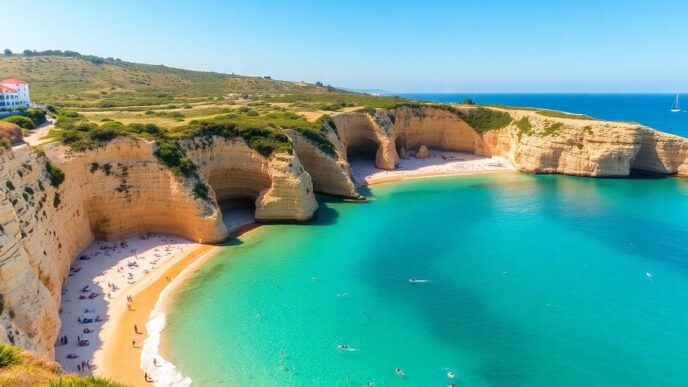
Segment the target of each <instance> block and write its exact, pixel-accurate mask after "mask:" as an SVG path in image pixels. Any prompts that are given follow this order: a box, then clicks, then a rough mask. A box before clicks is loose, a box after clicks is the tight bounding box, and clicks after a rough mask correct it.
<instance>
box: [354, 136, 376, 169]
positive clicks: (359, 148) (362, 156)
mask: <svg viewBox="0 0 688 387" xmlns="http://www.w3.org/2000/svg"><path fill="white" fill-rule="evenodd" d="M378 147H379V144H378V143H377V142H375V141H373V140H370V139H367V138H358V139H356V140H353V141H351V142H350V143H349V145H348V146H347V148H346V157H347V159H348V160H349V161H351V159H357V160H366V161H372V162H373V163H375V156H376V155H377V149H378Z"/></svg>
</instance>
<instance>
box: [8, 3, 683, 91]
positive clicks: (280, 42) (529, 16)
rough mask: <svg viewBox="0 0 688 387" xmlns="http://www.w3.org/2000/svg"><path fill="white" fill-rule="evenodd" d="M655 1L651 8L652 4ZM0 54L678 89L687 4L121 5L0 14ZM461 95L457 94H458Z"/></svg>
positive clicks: (328, 74)
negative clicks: (55, 52) (1, 30)
mask: <svg viewBox="0 0 688 387" xmlns="http://www.w3.org/2000/svg"><path fill="white" fill-rule="evenodd" d="M660 3H661V4H660ZM5 8H6V11H7V14H22V13H23V12H22V10H26V9H34V10H40V12H36V14H35V16H34V17H33V19H32V22H31V23H32V24H31V25H30V26H29V27H28V28H27V26H26V23H27V21H26V19H25V18H5V19H4V20H3V21H4V23H5V30H6V31H15V30H16V31H22V33H19V34H12V35H8V36H6V38H5V39H4V40H5V41H4V42H3V44H2V47H0V49H3V48H9V49H11V50H13V51H15V52H20V51H22V50H24V49H31V50H39V51H40V50H46V49H60V50H73V51H79V52H81V53H83V54H93V55H98V56H104V57H116V58H121V59H123V60H127V61H131V62H140V63H149V64H164V65H166V66H170V67H177V68H184V69H190V70H199V71H216V72H223V73H236V74H240V75H255V76H267V75H269V76H271V77H273V78H275V79H283V80H289V81H301V80H303V81H306V82H311V83H314V82H316V81H321V82H323V83H325V84H332V85H334V86H337V87H343V88H350V89H380V90H384V91H386V92H389V93H624V94H625V93H662V94H663V93H666V94H673V93H685V92H688V71H686V69H688V46H687V44H686V43H685V39H680V37H686V36H688V23H685V20H688V4H685V3H682V2H680V1H674V0H667V1H661V2H650V1H634V2H632V3H629V2H623V1H614V0H598V1H592V0H580V1H563V2H557V4H552V3H550V2H545V1H538V0H526V1H523V2H519V3H518V4H514V3H513V2H509V1H498V0H492V1H482V2H478V1H463V2H461V3H460V4H458V3H456V2H449V1H435V2H433V4H432V5H422V4H419V3H417V2H410V1H398V2H394V3H393V6H392V5H390V4H389V3H386V2H382V1H372V2H363V1H354V2H351V3H350V4H347V6H346V7H342V6H336V5H333V4H319V3H317V2H314V1H298V2H290V3H289V4H285V3H281V2H277V1H272V0H270V1H264V2H262V3H261V4H248V3H245V2H237V1H234V2H228V3H225V2H220V1H205V2H202V3H201V4H190V3H185V2H180V1H177V0H174V1H169V2H160V1H152V2H147V3H143V4H139V3H137V2H134V1H131V0H126V1H120V2H98V3H97V4H96V3H92V2H88V1H86V0H76V1H73V2H71V3H70V6H69V7H65V6H64V4H60V3H57V2H50V1H47V0H35V1H25V2H22V3H15V4H11V5H6V7H5ZM466 90H468V91H466Z"/></svg>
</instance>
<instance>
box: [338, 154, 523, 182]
mask: <svg viewBox="0 0 688 387" xmlns="http://www.w3.org/2000/svg"><path fill="white" fill-rule="evenodd" d="M349 163H350V164H351V168H352V170H353V175H354V183H355V184H356V186H357V187H361V186H365V185H373V184H379V183H384V182H390V181H398V180H405V179H417V178H424V177H434V176H462V175H474V174H481V173H499V172H510V171H514V170H515V169H514V167H513V166H512V165H511V164H510V163H509V162H508V161H506V160H505V159H503V158H499V157H493V158H490V157H482V156H476V155H473V154H471V153H463V152H448V151H439V150H430V155H429V157H427V158H424V159H417V158H415V157H409V158H408V159H402V160H400V161H399V165H398V166H397V168H396V169H395V170H393V171H385V170H382V169H378V168H375V165H374V164H373V163H372V161H371V160H367V159H351V160H349Z"/></svg>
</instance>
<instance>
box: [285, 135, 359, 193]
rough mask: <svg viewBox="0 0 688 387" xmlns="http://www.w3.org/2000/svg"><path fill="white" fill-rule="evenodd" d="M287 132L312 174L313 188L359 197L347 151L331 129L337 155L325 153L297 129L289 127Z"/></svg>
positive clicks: (331, 137) (305, 166)
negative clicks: (352, 177) (347, 158)
mask: <svg viewBox="0 0 688 387" xmlns="http://www.w3.org/2000/svg"><path fill="white" fill-rule="evenodd" d="M286 132H287V135H288V136H289V138H291V140H292V142H293V144H294V151H295V152H296V154H297V155H298V156H299V159H300V160H301V163H302V164H303V167H304V168H305V169H306V170H307V171H308V173H309V174H310V176H311V179H312V180H313V188H314V189H315V190H316V191H317V192H322V193H326V194H330V195H339V196H343V197H347V198H358V197H359V194H358V192H357V191H356V186H355V185H354V183H353V180H352V179H351V166H350V165H349V163H348V162H347V161H346V159H345V157H346V151H345V150H344V149H343V146H342V144H341V142H339V140H338V138H337V135H336V134H335V133H334V132H332V131H331V130H330V131H329V133H328V139H329V140H330V142H332V143H333V144H334V145H335V147H336V148H337V157H332V156H329V155H327V154H325V153H324V152H323V151H321V150H320V149H318V148H317V147H316V146H315V145H313V144H311V142H310V141H308V139H306V137H304V136H303V135H302V134H301V133H299V132H297V131H295V130H291V129H289V130H287V131H286Z"/></svg>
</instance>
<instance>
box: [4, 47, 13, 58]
mask: <svg viewBox="0 0 688 387" xmlns="http://www.w3.org/2000/svg"><path fill="white" fill-rule="evenodd" d="M4 52H5V55H6V56H11V55H12V50H10V49H9V48H6V49H5V51H4Z"/></svg>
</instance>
